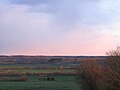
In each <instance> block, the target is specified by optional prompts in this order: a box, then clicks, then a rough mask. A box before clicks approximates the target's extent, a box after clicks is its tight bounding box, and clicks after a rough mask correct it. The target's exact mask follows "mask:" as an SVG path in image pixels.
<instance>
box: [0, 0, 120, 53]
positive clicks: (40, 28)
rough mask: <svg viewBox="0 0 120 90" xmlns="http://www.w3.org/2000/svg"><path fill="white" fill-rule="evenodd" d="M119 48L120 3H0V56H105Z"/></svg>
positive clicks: (55, 0) (31, 0)
mask: <svg viewBox="0 0 120 90" xmlns="http://www.w3.org/2000/svg"><path fill="white" fill-rule="evenodd" d="M118 45H120V0H0V54H1V55H105V53H106V52H107V51H108V50H111V49H115V48H116V47H117V46H118Z"/></svg>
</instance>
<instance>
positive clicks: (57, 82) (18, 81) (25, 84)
mask: <svg viewBox="0 0 120 90" xmlns="http://www.w3.org/2000/svg"><path fill="white" fill-rule="evenodd" d="M90 58H92V59H96V58H97V59H99V58H100V59H101V58H102V59H104V57H89V59H90ZM89 59H88V57H43V56H42V57H41V56H0V90H81V88H80V87H79V86H78V85H77V84H76V81H75V79H76V78H75V74H76V67H77V66H78V65H79V64H80V63H82V61H84V60H89ZM51 78H52V79H51Z"/></svg>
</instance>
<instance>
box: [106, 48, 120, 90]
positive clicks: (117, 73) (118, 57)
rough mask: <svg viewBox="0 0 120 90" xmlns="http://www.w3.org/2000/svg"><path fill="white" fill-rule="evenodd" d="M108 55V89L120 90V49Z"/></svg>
mask: <svg viewBox="0 0 120 90" xmlns="http://www.w3.org/2000/svg"><path fill="white" fill-rule="evenodd" d="M107 55H108V56H109V58H108V60H107V61H106V66H107V73H106V76H107V79H106V81H107V82H106V88H108V90H120V47H117V49H116V50H111V51H109V52H107Z"/></svg>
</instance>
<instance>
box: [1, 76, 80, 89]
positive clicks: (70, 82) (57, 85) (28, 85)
mask: <svg viewBox="0 0 120 90" xmlns="http://www.w3.org/2000/svg"><path fill="white" fill-rule="evenodd" d="M29 78H30V79H29V80H28V81H26V82H0V90H80V88H79V86H78V85H77V84H76V83H75V77H74V76H55V77H54V78H55V81H39V80H38V78H39V77H29Z"/></svg>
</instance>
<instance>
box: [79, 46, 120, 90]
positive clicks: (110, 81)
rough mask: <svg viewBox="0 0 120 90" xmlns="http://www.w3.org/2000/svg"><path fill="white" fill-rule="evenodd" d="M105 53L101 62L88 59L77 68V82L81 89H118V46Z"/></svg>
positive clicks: (119, 50) (119, 52)
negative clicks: (105, 57) (106, 56)
mask: <svg viewBox="0 0 120 90" xmlns="http://www.w3.org/2000/svg"><path fill="white" fill-rule="evenodd" d="M107 55H108V58H107V59H105V60H102V61H101V62H102V64H101V63H99V62H98V60H89V61H84V62H83V63H82V64H81V65H80V66H79V67H78V68H77V83H78V84H79V85H80V86H81V88H82V89H83V90H120V47H117V49H116V50H111V51H109V52H107Z"/></svg>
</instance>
